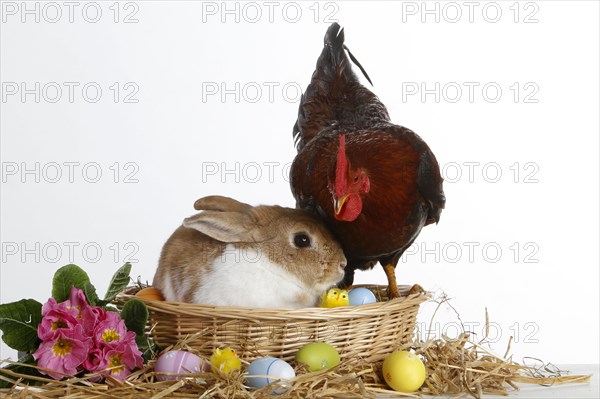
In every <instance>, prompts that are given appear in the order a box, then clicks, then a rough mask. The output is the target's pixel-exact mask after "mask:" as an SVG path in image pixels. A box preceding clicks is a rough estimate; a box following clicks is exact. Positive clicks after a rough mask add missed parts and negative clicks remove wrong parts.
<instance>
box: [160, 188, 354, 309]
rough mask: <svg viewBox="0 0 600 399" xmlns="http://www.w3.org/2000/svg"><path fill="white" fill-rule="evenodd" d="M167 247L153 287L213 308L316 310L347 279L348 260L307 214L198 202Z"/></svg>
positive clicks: (215, 200) (223, 200)
mask: <svg viewBox="0 0 600 399" xmlns="http://www.w3.org/2000/svg"><path fill="white" fill-rule="evenodd" d="M194 208H195V209H197V210H200V211H202V212H201V213H199V214H196V215H194V216H191V217H188V218H186V219H184V220H183V225H182V226H180V227H179V228H178V229H177V230H175V232H174V233H173V234H172V235H171V237H170V238H169V239H168V240H167V242H166V243H165V245H164V247H163V249H162V253H161V255H160V260H159V264H158V268H157V271H156V274H155V276H154V281H153V284H152V285H153V286H154V287H156V288H158V289H160V290H161V291H162V293H163V295H164V297H165V299H166V300H167V301H179V302H188V303H198V304H205V305H214V306H244V307H256V308H277V307H283V308H301V307H310V306H316V305H317V302H318V300H319V299H320V297H321V295H322V294H323V292H325V291H326V290H327V289H328V288H330V287H331V286H333V285H335V284H337V283H338V282H339V281H341V280H342V278H343V276H344V268H345V267H346V257H345V256H344V252H343V250H342V248H341V246H340V244H339V243H338V242H337V241H336V240H335V238H334V237H333V235H332V234H331V233H330V232H329V230H327V228H326V227H325V225H324V224H323V222H321V221H320V220H319V219H317V218H316V217H315V216H313V215H312V214H310V213H308V212H307V211H304V210H300V209H291V208H283V207H280V206H265V205H262V206H256V207H254V206H251V205H248V204H245V203H242V202H238V201H236V200H234V199H232V198H228V197H221V196H209V197H204V198H200V199H199V200H197V201H196V202H195V203H194Z"/></svg>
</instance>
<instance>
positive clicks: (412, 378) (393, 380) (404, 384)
mask: <svg viewBox="0 0 600 399" xmlns="http://www.w3.org/2000/svg"><path fill="white" fill-rule="evenodd" d="M426 375H427V372H426V371H425V365H424V364H423V362H422V361H421V359H419V357H418V356H417V355H415V354H414V353H411V352H407V351H398V352H394V353H392V354H391V355H389V356H388V357H386V358H385V360H384V361H383V378H384V379H385V382H387V384H388V385H389V386H390V387H391V388H392V389H394V390H395V391H398V392H405V393H408V392H414V391H416V390H417V389H419V388H421V385H423V383H424V382H425V376H426Z"/></svg>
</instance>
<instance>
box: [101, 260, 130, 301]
mask: <svg viewBox="0 0 600 399" xmlns="http://www.w3.org/2000/svg"><path fill="white" fill-rule="evenodd" d="M129 273H131V263H129V262H127V263H125V264H124V265H123V266H121V267H120V268H119V270H117V272H116V273H115V274H114V276H113V277H112V279H111V280H110V284H109V285H108V290H107V291H106V295H105V296H104V301H106V302H110V301H112V300H113V299H115V297H116V296H117V294H118V293H119V292H121V291H123V290H124V289H125V287H127V285H128V284H129Z"/></svg>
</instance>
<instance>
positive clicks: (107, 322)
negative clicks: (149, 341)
mask: <svg viewBox="0 0 600 399" xmlns="http://www.w3.org/2000/svg"><path fill="white" fill-rule="evenodd" d="M132 339H135V333H134V332H133V331H127V327H126V326H125V322H124V321H123V320H121V317H120V316H119V314H118V313H115V312H106V315H105V318H104V320H102V321H100V322H99V323H98V325H97V326H96V328H95V329H94V342H96V344H97V345H99V346H100V347H104V346H110V347H116V346H117V345H118V344H120V343H122V342H126V341H131V340H132ZM134 343H135V341H134Z"/></svg>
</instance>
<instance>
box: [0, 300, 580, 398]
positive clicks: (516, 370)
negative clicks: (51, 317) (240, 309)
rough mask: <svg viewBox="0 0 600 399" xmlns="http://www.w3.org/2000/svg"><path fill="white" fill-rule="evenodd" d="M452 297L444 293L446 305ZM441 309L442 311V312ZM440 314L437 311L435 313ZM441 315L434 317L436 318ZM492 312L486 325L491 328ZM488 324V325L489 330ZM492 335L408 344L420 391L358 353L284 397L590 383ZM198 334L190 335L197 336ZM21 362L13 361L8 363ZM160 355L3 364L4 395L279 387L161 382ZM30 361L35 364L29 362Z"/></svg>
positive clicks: (203, 394)
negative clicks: (50, 367)
mask: <svg viewBox="0 0 600 399" xmlns="http://www.w3.org/2000/svg"><path fill="white" fill-rule="evenodd" d="M445 302H447V299H443V300H442V301H439V302H438V309H439V305H441V304H442V303H445ZM436 312H437V310H436ZM434 316H435V312H434ZM432 320H433V318H432ZM488 325H489V323H488V318H487V312H486V326H488ZM487 331H488V329H487V328H486V332H487ZM486 338H487V334H486V336H484V337H483V339H481V340H479V341H477V342H476V341H474V340H473V339H472V335H471V334H470V333H468V332H463V333H462V334H460V335H459V336H458V337H457V338H455V339H452V338H449V337H445V336H444V337H441V338H436V339H426V340H423V341H415V342H412V343H410V344H407V345H405V347H403V348H401V349H405V350H413V351H414V352H415V353H417V354H418V355H421V356H422V358H423V360H424V362H425V366H426V368H427V379H426V380H425V384H424V385H423V387H421V389H420V390H419V391H418V392H415V393H414V394H404V393H399V392H395V391H392V390H390V388H389V387H387V385H386V384H385V382H384V381H383V378H382V377H381V367H382V362H379V363H375V364H368V363H365V362H361V361H360V359H357V361H356V362H352V363H349V362H346V363H344V364H340V365H339V366H337V367H335V368H333V369H330V370H326V371H319V372H315V373H308V372H306V370H305V369H303V367H302V365H294V366H295V367H296V371H297V377H296V378H294V379H293V380H291V387H290V389H288V391H287V392H285V393H283V394H281V395H278V396H277V397H278V398H282V399H286V398H298V399H300V398H317V397H318V398H365V397H367V398H368V397H375V396H378V395H381V396H386V397H419V396H420V395H421V394H426V395H448V394H458V395H459V396H463V397H464V396H471V397H474V398H480V397H482V395H483V394H496V395H508V394H509V393H510V391H511V390H517V389H518V387H517V385H516V383H532V384H541V385H553V384H564V383H574V382H587V381H589V379H590V377H591V376H590V375H587V376H568V375H562V374H563V373H562V372H561V371H560V370H558V369H556V368H555V367H553V366H552V365H550V364H543V363H539V362H538V363H539V364H538V365H537V366H535V365H534V366H527V365H522V364H518V363H516V362H514V361H512V359H511V358H510V357H509V356H508V354H509V351H510V342H509V344H508V347H507V350H506V353H505V355H504V356H499V355H497V354H495V353H494V352H492V351H491V350H490V349H489V347H488V346H487V345H486V343H485V340H486ZM193 339H194V337H190V338H189V340H193ZM169 349H189V347H188V346H187V342H185V341H184V342H180V343H178V344H177V345H176V346H175V347H171V348H167V350H169ZM7 364H18V363H15V362H12V361H8V360H5V361H3V362H2V363H1V364H0V367H3V366H6V365H7ZM153 365H154V361H150V362H149V363H148V364H147V365H146V367H145V368H144V369H143V370H138V371H137V372H135V373H133V374H131V375H130V376H129V378H128V379H127V380H125V381H117V380H114V379H110V378H109V379H107V380H106V381H105V382H104V383H102V384H98V383H92V382H90V381H89V378H91V377H90V376H88V377H83V378H70V379H67V380H64V381H55V380H53V379H50V378H45V377H43V376H42V377H30V376H27V375H24V374H21V373H19V372H15V371H11V370H7V369H0V379H1V380H4V381H8V382H10V383H11V384H13V386H12V388H10V389H4V390H0V396H7V397H18V398H39V399H51V398H57V399H58V398H65V397H68V398H70V399H77V398H84V397H85V398H115V399H129V398H131V399H133V398H136V399H137V398H153V399H158V398H213V397H217V398H232V399H238V398H239V399H250V398H252V399H266V398H273V396H272V395H271V389H270V388H269V387H265V388H263V389H260V390H255V391H249V390H247V389H246V388H245V387H244V374H240V373H234V374H231V375H229V376H227V375H223V374H215V373H199V374H188V375H186V379H184V380H180V381H163V382H158V381H156V380H155V373H154V371H153ZM22 366H23V367H34V366H29V365H22ZM26 379H29V380H30V381H31V380H34V381H36V382H37V383H38V384H39V383H41V384H42V385H40V386H29V385H28V384H27V382H26Z"/></svg>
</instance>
